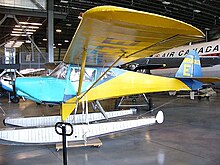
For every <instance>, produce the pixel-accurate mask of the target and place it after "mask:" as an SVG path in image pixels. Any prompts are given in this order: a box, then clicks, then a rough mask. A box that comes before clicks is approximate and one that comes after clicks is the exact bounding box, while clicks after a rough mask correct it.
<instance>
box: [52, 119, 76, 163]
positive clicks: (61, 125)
mask: <svg viewBox="0 0 220 165" xmlns="http://www.w3.org/2000/svg"><path fill="white" fill-rule="evenodd" d="M67 127H70V132H69V133H67V129H66V128H67ZM60 128H61V131H62V132H60ZM55 131H56V133H57V134H58V135H62V139H63V165H67V147H66V136H71V135H72V134H73V126H72V125H71V124H70V123H65V122H57V123H56V125H55Z"/></svg>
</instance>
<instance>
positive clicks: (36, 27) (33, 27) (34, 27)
mask: <svg viewBox="0 0 220 165" xmlns="http://www.w3.org/2000/svg"><path fill="white" fill-rule="evenodd" d="M15 27H17V28H21V27H22V28H31V29H39V27H38V26H21V25H15Z"/></svg>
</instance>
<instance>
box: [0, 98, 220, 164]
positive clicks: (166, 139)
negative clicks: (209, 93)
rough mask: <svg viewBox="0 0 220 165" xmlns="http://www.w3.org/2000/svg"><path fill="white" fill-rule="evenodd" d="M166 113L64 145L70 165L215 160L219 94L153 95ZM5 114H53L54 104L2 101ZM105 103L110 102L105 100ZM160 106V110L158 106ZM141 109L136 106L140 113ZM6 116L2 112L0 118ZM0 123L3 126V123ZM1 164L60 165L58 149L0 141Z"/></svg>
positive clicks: (219, 147)
mask: <svg viewBox="0 0 220 165" xmlns="http://www.w3.org/2000/svg"><path fill="white" fill-rule="evenodd" d="M152 98H153V101H154V104H155V107H158V106H160V105H162V104H166V103H167V102H170V103H169V104H166V105H164V106H163V107H161V108H159V109H160V110H163V111H164V113H165V122H164V123H163V124H161V125H158V124H157V125H153V126H150V127H142V128H139V129H135V130H130V131H127V132H123V133H117V134H112V135H108V136H105V137H102V138H101V140H102V142H103V146H102V147H101V148H95V147H81V148H69V149H68V160H69V161H68V162H69V164H71V165H79V164H80V165H142V164H143V165H146V164H147V165H151V164H152V165H157V164H158V165H177V164H178V165H191V164H195V165H219V164H220V142H219V140H220V120H219V119H220V109H219V106H220V102H219V99H220V94H219V96H218V95H217V96H214V97H211V98H210V100H209V101H208V100H206V99H203V100H202V101H198V100H194V101H193V100H189V99H184V98H181V99H177V98H176V97H170V96H167V95H153V96H152ZM0 102H1V103H2V107H3V109H4V110H5V112H6V117H20V116H41V115H53V114H57V113H58V112H59V109H58V107H53V108H49V107H46V106H37V105H36V104H35V103H33V102H31V101H26V102H23V101H21V102H20V104H12V103H11V104H8V103H7V99H2V98H1V100H0ZM105 104H107V105H110V104H112V102H107V103H105ZM159 109H158V110H159ZM143 112H144V111H143V110H140V111H139V114H140V113H143ZM139 114H138V115H139ZM4 118H5V117H4V116H3V115H2V114H1V111H0V121H2V120H3V119H4ZM0 127H4V125H3V124H2V122H1V123H0ZM0 164H1V165H19V164H20V165H30V164H31V165H41V164H44V165H61V164H62V150H60V151H59V152H57V151H56V150H55V146H54V145H48V146H7V145H0Z"/></svg>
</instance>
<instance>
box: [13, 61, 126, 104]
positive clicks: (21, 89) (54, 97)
mask: <svg viewBox="0 0 220 165" xmlns="http://www.w3.org/2000/svg"><path fill="white" fill-rule="evenodd" d="M106 69H107V68H103V67H86V68H85V76H84V79H83V85H82V92H84V91H86V90H87V89H88V88H89V87H90V86H91V85H92V84H93V83H94V82H95V81H96V80H97V78H98V77H99V76H100V75H101V74H102V73H103V72H105V70H106ZM123 72H125V71H124V70H122V69H118V68H112V69H111V70H110V71H109V72H108V73H107V74H106V75H105V76H104V77H103V78H102V79H101V80H100V81H99V82H98V83H97V85H100V84H102V83H103V82H105V81H107V80H110V79H112V78H114V77H116V76H118V75H120V74H122V73H123ZM79 74H80V68H79V67H78V66H76V65H72V64H65V63H61V64H60V65H59V66H58V67H57V68H56V69H55V70H54V71H53V72H52V73H51V74H50V75H49V76H41V77H22V78H17V79H16V82H15V86H16V92H17V94H18V95H19V96H23V97H25V98H27V99H29V100H33V101H35V102H38V103H47V104H60V103H62V102H65V101H66V100H69V99H70V98H73V97H75V96H76V93H77V90H78V85H79Z"/></svg>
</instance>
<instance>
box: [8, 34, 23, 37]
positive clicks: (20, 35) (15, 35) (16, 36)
mask: <svg viewBox="0 0 220 165" xmlns="http://www.w3.org/2000/svg"><path fill="white" fill-rule="evenodd" d="M10 35H11V36H16V37H18V36H21V35H20V34H10Z"/></svg>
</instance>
